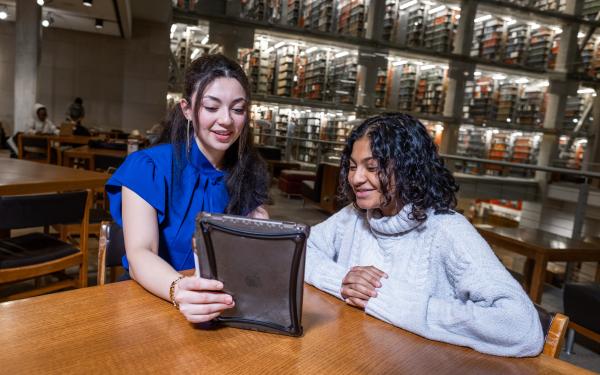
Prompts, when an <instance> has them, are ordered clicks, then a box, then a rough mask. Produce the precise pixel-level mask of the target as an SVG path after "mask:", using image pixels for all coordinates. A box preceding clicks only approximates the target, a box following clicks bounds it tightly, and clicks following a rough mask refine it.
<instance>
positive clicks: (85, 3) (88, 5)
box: [83, 0, 94, 7]
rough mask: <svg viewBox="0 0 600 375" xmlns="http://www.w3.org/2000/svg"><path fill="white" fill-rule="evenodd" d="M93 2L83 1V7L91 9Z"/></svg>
mask: <svg viewBox="0 0 600 375" xmlns="http://www.w3.org/2000/svg"><path fill="white" fill-rule="evenodd" d="M93 2H94V0H83V5H85V6H86V7H91V6H92V3H93Z"/></svg>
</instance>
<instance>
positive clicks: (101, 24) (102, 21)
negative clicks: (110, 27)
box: [96, 18, 104, 29]
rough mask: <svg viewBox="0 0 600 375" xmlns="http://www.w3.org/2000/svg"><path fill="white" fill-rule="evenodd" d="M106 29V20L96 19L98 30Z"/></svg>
mask: <svg viewBox="0 0 600 375" xmlns="http://www.w3.org/2000/svg"><path fill="white" fill-rule="evenodd" d="M103 27H104V20H103V19H101V18H96V29H101V28H103Z"/></svg>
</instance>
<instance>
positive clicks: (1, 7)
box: [0, 5, 8, 20]
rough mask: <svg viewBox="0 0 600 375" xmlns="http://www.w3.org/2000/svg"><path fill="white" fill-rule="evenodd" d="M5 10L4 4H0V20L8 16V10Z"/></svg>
mask: <svg viewBox="0 0 600 375" xmlns="http://www.w3.org/2000/svg"><path fill="white" fill-rule="evenodd" d="M6 10H7V7H6V5H0V20H5V19H7V18H8V12H7V11H6Z"/></svg>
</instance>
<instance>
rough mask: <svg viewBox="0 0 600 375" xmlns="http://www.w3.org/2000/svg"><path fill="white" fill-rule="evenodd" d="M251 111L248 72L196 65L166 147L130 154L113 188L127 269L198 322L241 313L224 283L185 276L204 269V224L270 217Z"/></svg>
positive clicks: (206, 61) (228, 64) (232, 65)
mask: <svg viewBox="0 0 600 375" xmlns="http://www.w3.org/2000/svg"><path fill="white" fill-rule="evenodd" d="M249 110H250V85H249V83H248V78H247V77H246V75H245V73H244V71H243V70H242V68H241V67H240V66H239V64H238V63H236V62H235V61H233V60H231V59H229V58H227V57H225V56H223V55H206V56H202V57H200V58H198V59H196V60H194V62H192V64H191V65H190V67H189V68H188V70H187V72H186V75H185V85H184V96H183V99H182V100H181V102H180V103H179V105H177V106H176V107H175V108H174V109H173V110H172V111H171V113H170V115H169V119H168V122H167V124H166V129H165V133H164V134H165V137H162V139H164V140H166V143H162V144H159V145H156V146H153V147H149V148H146V149H143V150H141V151H138V152H134V153H132V154H131V155H129V156H128V157H127V159H126V160H125V162H124V163H123V164H122V165H121V167H119V169H118V170H117V171H116V172H115V173H114V174H113V176H112V177H111V179H110V180H109V181H108V182H107V184H106V191H107V193H108V196H109V200H110V208H111V213H112V216H113V218H114V220H115V221H116V222H117V223H119V224H120V225H122V226H123V230H124V235H125V249H126V256H125V257H124V259H123V266H124V267H125V268H126V269H127V270H128V272H129V275H130V276H131V277H132V278H133V279H134V280H136V281H137V282H138V283H140V284H141V285H142V286H143V287H144V288H146V289H147V290H149V291H150V292H152V293H154V294H155V295H157V296H159V297H161V298H164V299H166V300H168V301H171V302H172V303H173V304H174V305H175V306H176V307H177V308H178V309H179V310H180V311H181V313H182V314H183V315H184V316H185V318H186V319H187V320H189V321H190V322H194V323H198V322H205V321H209V320H211V319H213V318H215V317H217V316H218V315H219V314H220V312H221V311H223V310H225V309H228V308H231V307H233V306H234V301H233V298H232V296H230V295H228V294H226V293H224V292H222V289H223V284H222V283H221V282H219V281H217V280H207V279H203V278H200V277H199V276H198V277H183V276H182V275H181V273H180V271H182V270H186V269H191V268H194V255H193V251H192V237H193V234H194V228H195V218H196V215H197V214H198V213H199V212H201V211H206V212H213V213H229V214H236V215H246V216H250V217H255V218H268V214H267V212H266V211H265V209H264V208H263V207H262V205H263V204H264V202H265V201H266V200H267V194H268V185H269V178H268V173H267V168H266V163H265V162H264V161H263V160H262V159H261V158H260V156H259V155H258V153H257V152H256V150H255V149H254V147H253V146H252V137H251V134H250V128H249Z"/></svg>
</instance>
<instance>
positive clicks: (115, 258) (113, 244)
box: [98, 221, 125, 285]
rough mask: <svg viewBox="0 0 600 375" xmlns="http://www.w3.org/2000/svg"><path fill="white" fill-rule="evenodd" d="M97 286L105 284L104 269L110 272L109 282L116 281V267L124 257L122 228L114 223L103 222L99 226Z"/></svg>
mask: <svg viewBox="0 0 600 375" xmlns="http://www.w3.org/2000/svg"><path fill="white" fill-rule="evenodd" d="M98 245H99V246H98V285H104V284H105V283H106V268H107V267H109V268H110V269H111V270H110V281H111V282H115V280H116V279H117V274H116V271H117V267H120V266H121V264H122V263H121V259H122V258H123V255H125V238H124V237H123V228H121V227H120V226H119V225H118V224H117V223H115V222H108V221H103V222H102V224H101V225H100V240H99V242H98Z"/></svg>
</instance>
